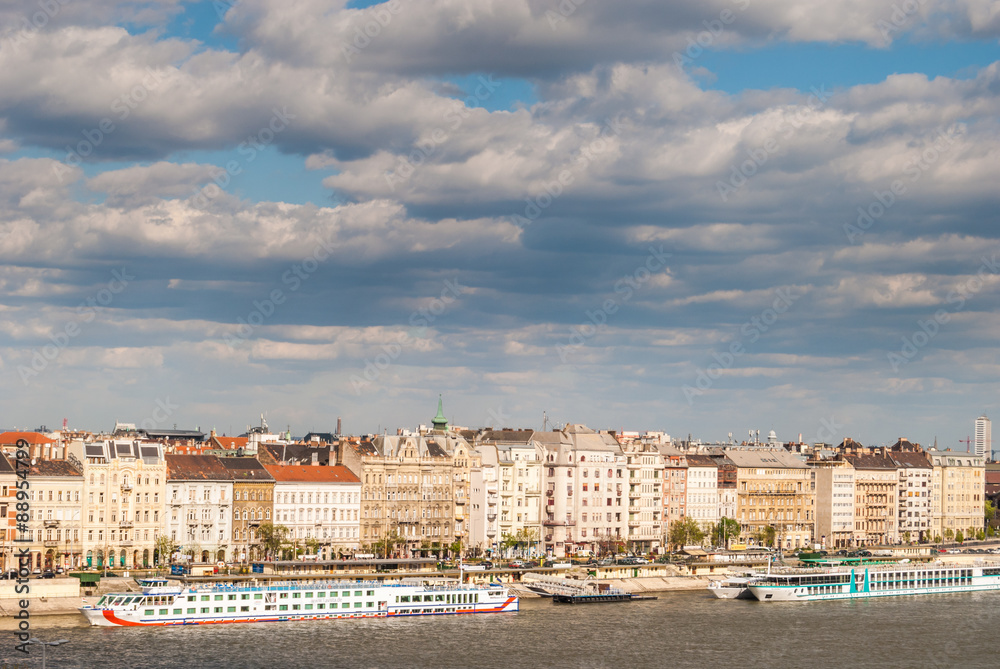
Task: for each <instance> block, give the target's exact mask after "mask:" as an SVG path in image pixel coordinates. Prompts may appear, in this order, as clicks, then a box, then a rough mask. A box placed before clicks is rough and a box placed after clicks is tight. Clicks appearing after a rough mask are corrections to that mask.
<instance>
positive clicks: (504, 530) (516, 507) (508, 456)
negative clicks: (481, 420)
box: [477, 430, 542, 552]
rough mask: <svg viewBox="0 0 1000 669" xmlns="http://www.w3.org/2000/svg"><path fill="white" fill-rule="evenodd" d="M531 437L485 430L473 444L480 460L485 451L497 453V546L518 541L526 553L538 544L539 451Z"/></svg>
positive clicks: (527, 433) (525, 432)
mask: <svg viewBox="0 0 1000 669" xmlns="http://www.w3.org/2000/svg"><path fill="white" fill-rule="evenodd" d="M533 434H534V432H533V431H531V430H489V431H487V432H485V433H483V435H482V436H481V437H480V440H479V442H478V444H477V448H478V450H479V451H481V452H482V453H483V458H484V460H485V459H486V452H487V451H488V450H489V449H495V450H496V453H497V464H498V466H499V471H500V481H499V491H498V492H499V498H500V503H499V518H498V521H499V523H498V530H499V535H498V539H497V543H498V544H500V545H502V544H503V542H504V541H505V540H506V541H508V542H513V541H518V542H519V544H518V547H519V548H520V549H521V550H522V551H527V552H530V551H531V550H532V549H533V548H538V547H539V546H540V542H541V540H542V450H541V447H540V446H539V445H538V444H537V443H536V442H534V441H533V440H532V435H533ZM488 519H489V516H487V520H488ZM500 545H498V546H495V548H499V547H500Z"/></svg>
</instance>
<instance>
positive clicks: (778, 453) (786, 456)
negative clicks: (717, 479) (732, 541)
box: [726, 449, 816, 549]
mask: <svg viewBox="0 0 1000 669" xmlns="http://www.w3.org/2000/svg"><path fill="white" fill-rule="evenodd" d="M726 457H728V458H729V459H730V460H732V461H733V463H734V464H735V465H736V476H737V480H736V495H737V502H736V505H737V508H736V520H737V521H738V522H739V524H740V532H741V534H740V536H741V537H753V536H755V535H759V534H760V533H762V532H763V531H764V530H765V528H767V527H768V526H770V527H773V528H775V531H776V534H777V540H778V541H780V542H781V544H782V546H783V547H784V548H786V549H791V548H802V547H806V546H808V545H809V544H810V543H812V539H813V529H814V525H815V522H816V519H815V508H816V504H815V502H816V492H815V490H814V488H813V485H814V482H813V477H812V469H811V468H810V467H809V466H808V465H806V463H805V462H803V461H802V460H801V459H800V458H798V457H797V456H795V455H793V454H791V453H789V452H788V451H786V450H784V449H753V450H735V449H730V450H726Z"/></svg>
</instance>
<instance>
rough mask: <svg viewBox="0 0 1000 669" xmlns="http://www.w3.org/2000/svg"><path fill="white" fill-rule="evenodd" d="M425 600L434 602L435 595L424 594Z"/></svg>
mask: <svg viewBox="0 0 1000 669" xmlns="http://www.w3.org/2000/svg"><path fill="white" fill-rule="evenodd" d="M424 601H425V602H433V601H434V595H424Z"/></svg>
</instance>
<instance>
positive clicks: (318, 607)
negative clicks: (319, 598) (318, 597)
mask: <svg viewBox="0 0 1000 669" xmlns="http://www.w3.org/2000/svg"><path fill="white" fill-rule="evenodd" d="M316 608H317V609H325V608H326V604H324V603H323V602H320V603H319V604H317V605H316Z"/></svg>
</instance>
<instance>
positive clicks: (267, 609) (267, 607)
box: [264, 604, 274, 611]
mask: <svg viewBox="0 0 1000 669" xmlns="http://www.w3.org/2000/svg"><path fill="white" fill-rule="evenodd" d="M264 610H265V611H274V604H267V605H265V606H264Z"/></svg>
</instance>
